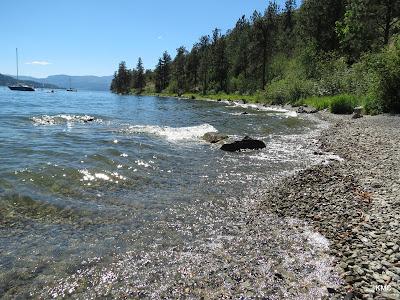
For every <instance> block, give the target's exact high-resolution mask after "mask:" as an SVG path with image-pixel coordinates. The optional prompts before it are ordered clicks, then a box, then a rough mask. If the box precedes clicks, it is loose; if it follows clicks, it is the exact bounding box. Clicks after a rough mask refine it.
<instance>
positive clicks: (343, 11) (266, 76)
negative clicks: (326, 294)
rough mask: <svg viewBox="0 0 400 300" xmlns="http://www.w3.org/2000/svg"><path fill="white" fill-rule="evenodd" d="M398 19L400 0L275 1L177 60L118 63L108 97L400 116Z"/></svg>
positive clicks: (180, 51)
mask: <svg viewBox="0 0 400 300" xmlns="http://www.w3.org/2000/svg"><path fill="white" fill-rule="evenodd" d="M399 15H400V1H398V0H304V1H303V3H302V5H301V6H300V7H298V6H296V3H295V0H287V1H286V3H285V6H284V7H278V5H277V4H276V3H275V2H270V3H269V5H268V7H267V8H266V10H265V11H264V12H258V11H255V12H254V13H253V15H252V16H250V17H246V16H242V17H241V18H239V20H238V21H237V23H236V26H235V27H234V28H233V29H231V30H229V31H228V32H226V33H222V32H221V31H220V30H219V29H215V30H214V31H213V32H212V33H211V34H210V35H204V36H202V37H200V38H199V41H198V42H197V43H196V44H194V45H193V47H192V49H185V48H184V47H179V48H177V53H176V54H175V57H174V58H172V57H171V55H170V54H169V53H167V52H165V53H163V54H161V56H160V59H159V62H158V64H157V66H156V67H155V69H154V70H147V71H145V70H144V69H143V65H142V61H141V59H139V61H138V65H137V68H135V69H133V70H128V69H127V67H126V64H125V62H121V63H120V65H119V69H118V71H117V72H116V73H115V75H114V79H113V82H112V84H111V90H112V91H113V92H115V93H122V94H126V93H142V92H145V93H148V94H149V93H165V94H177V95H182V94H187V93H191V94H194V95H198V94H202V95H219V96H220V97H227V98H229V97H230V95H231V96H232V95H234V96H236V97H239V96H240V97H243V98H244V99H250V100H254V101H258V102H266V103H272V104H282V103H286V102H290V103H292V104H304V103H311V104H313V105H314V106H317V107H318V108H326V107H331V109H332V105H333V103H334V102H338V103H336V104H338V106H336V107H339V109H338V112H340V111H341V110H343V112H347V110H351V109H352V108H353V107H354V106H356V105H363V106H364V108H365V110H366V112H367V113H380V112H400V37H399V33H400V20H399ZM348 106H350V108H348Z"/></svg>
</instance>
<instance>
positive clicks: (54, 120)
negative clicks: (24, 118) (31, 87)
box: [31, 114, 102, 125]
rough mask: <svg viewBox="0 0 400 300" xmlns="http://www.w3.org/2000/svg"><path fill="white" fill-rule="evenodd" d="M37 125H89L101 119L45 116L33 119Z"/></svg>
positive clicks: (61, 115)
mask: <svg viewBox="0 0 400 300" xmlns="http://www.w3.org/2000/svg"><path fill="white" fill-rule="evenodd" d="M31 120H32V121H33V123H34V124H35V125H57V124H62V123H67V124H71V123H89V122H101V121H102V120H101V119H97V118H95V117H93V116H89V115H66V114H59V115H54V116H49V115H43V116H39V117H32V119H31Z"/></svg>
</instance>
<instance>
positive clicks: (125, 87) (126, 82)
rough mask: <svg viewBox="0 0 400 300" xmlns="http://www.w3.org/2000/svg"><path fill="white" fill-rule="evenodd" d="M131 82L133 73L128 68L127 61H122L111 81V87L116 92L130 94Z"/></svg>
mask: <svg viewBox="0 0 400 300" xmlns="http://www.w3.org/2000/svg"><path fill="white" fill-rule="evenodd" d="M130 82H131V74H130V72H129V70H128V69H127V68H126V63H125V62H124V61H122V62H121V63H120V64H119V67H118V71H117V72H116V73H115V74H114V79H113V80H112V82H111V88H112V91H113V92H114V93H117V94H128V93H129V87H130Z"/></svg>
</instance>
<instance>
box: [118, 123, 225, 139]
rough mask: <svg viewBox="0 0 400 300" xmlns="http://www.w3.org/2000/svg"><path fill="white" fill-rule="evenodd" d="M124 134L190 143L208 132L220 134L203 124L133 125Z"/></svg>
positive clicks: (208, 125)
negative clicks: (177, 125) (151, 136)
mask: <svg viewBox="0 0 400 300" xmlns="http://www.w3.org/2000/svg"><path fill="white" fill-rule="evenodd" d="M122 132H124V133H128V134H141V133H143V134H152V135H156V136H159V137H163V138H165V139H167V140H168V141H172V142H177V141H185V140H186V141H188V140H189V141H190V140H198V139H200V138H201V137H202V136H203V135H204V134H206V133H207V132H218V130H217V129H216V128H215V127H214V126H212V125H210V124H202V125H198V126H191V127H177V128H174V127H169V126H153V125H133V126H129V127H128V128H126V129H123V130H122Z"/></svg>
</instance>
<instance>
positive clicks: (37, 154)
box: [0, 87, 331, 299]
mask: <svg viewBox="0 0 400 300" xmlns="http://www.w3.org/2000/svg"><path fill="white" fill-rule="evenodd" d="M244 111H247V112H249V114H248V115H242V114H241V113H242V112H244ZM320 127H321V124H319V123H316V122H314V121H312V120H310V119H303V118H300V117H299V116H297V115H296V114H294V113H293V112H287V111H284V110H272V109H268V108H265V109H263V110H259V111H257V110H255V109H251V108H249V107H242V106H237V105H236V106H235V105H231V104H227V103H221V102H220V103H217V102H206V101H196V100H177V99H172V98H156V97H134V96H117V95H113V94H110V93H104V92H83V91H79V92H78V93H68V92H65V91H56V92H55V93H54V94H53V93H48V92H47V91H45V90H44V91H41V90H38V91H36V92H33V93H26V92H12V91H9V90H8V89H6V88H3V87H1V88H0V297H2V296H3V297H5V298H15V297H17V296H19V297H20V298H21V299H22V298H26V297H33V298H43V299H46V298H49V297H63V296H66V297H72V298H78V299H87V298H91V297H92V298H96V297H99V296H108V297H114V298H123V297H128V298H129V297H139V296H140V297H145V298H164V297H172V298H174V297H173V296H171V295H174V291H176V293H178V294H179V290H180V287H182V286H183V287H184V288H185V291H186V292H187V293H188V295H191V296H192V297H193V298H197V297H198V296H199V295H206V296H207V295H208V296H209V297H211V298H213V297H215V298H217V297H219V296H220V295H221V294H218V293H220V291H222V292H223V293H226V294H227V295H229V294H230V293H231V294H233V295H234V297H236V298H239V297H240V296H244V297H252V296H255V295H261V296H263V295H264V296H268V297H270V298H271V299H274V298H276V299H279V298H285V297H286V298H288V299H295V298H304V299H307V298H308V297H310V296H315V297H319V296H320V295H321V293H322V286H323V285H324V284H329V283H330V282H331V278H330V277H329V276H328V274H329V272H330V269H329V268H330V258H329V257H327V256H326V255H325V254H324V253H325V250H326V247H327V242H326V241H325V239H324V238H323V237H321V236H319V235H317V234H316V233H313V232H311V231H310V230H309V229H307V228H306V227H303V226H302V224H301V223H299V221H297V220H280V219H278V218H276V217H274V216H269V215H264V216H263V217H262V218H260V220H259V224H258V225H257V228H258V229H257V230H254V228H250V227H249V226H250V225H246V223H247V222H246V220H247V218H248V217H249V214H252V213H253V212H254V211H257V203H258V201H259V200H260V199H262V196H263V194H265V193H266V191H267V188H268V187H270V186H271V185H272V184H275V183H276V182H278V180H279V178H282V176H285V175H287V174H290V173H292V172H294V171H296V170H298V169H301V168H304V167H306V166H308V165H310V164H313V163H316V162H318V161H317V159H321V158H319V157H315V156H314V155H313V147H312V142H313V136H314V135H315V132H316V130H318V129H319V128H320ZM211 131H218V132H221V133H224V134H227V135H229V136H230V137H231V138H235V137H236V138H242V137H244V136H245V135H249V136H251V137H254V138H258V139H262V140H263V141H264V142H265V143H266V144H267V148H266V149H264V150H262V151H252V152H246V153H225V152H222V151H221V150H219V148H218V146H216V145H209V144H207V143H205V142H203V141H202V139H201V137H202V135H203V134H204V133H206V132H211ZM252 226H255V225H252ZM260 232H261V233H262V234H260ZM250 245H251V247H250ZM235 268H236V269H235ZM243 268H244V269H243ZM246 268H249V269H251V270H257V272H258V273H257V272H256V273H257V275H254V274H255V273H254V272H253V273H252V274H253V275H251V276H250V275H249V279H246V282H247V283H246V284H247V287H246V286H245V285H244V284H243V285H242V281H240V283H239V281H237V280H236V281H235V279H234V278H233V275H232V274H236V273H238V272H239V273H240V272H241V273H243V274H245V273H246V271H245V270H247V269H246ZM277 268H281V269H284V270H283V271H282V272H291V274H293V276H292V277H293V278H292V279H293V280H290V281H282V280H277V279H274V276H273V275H274V273H276V269H277ZM240 270H241V271H240ZM236 271H237V272H236ZM235 272H236V273H235ZM249 274H250V273H249ZM278 279H279V278H278ZM188 282H191V284H192V283H193V284H194V285H193V284H192V285H188V287H186V286H185V284H186V285H187V284H188ZM243 282H244V281H243ZM300 283H301V284H300ZM196 284H197V285H196ZM202 284H203V285H204V286H202V287H199V286H200V285H202ZM190 286H191V287H193V286H197V288H196V289H193V290H192V288H189V287H190ZM247 293H249V294H247ZM176 295H177V294H175V296H176Z"/></svg>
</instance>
